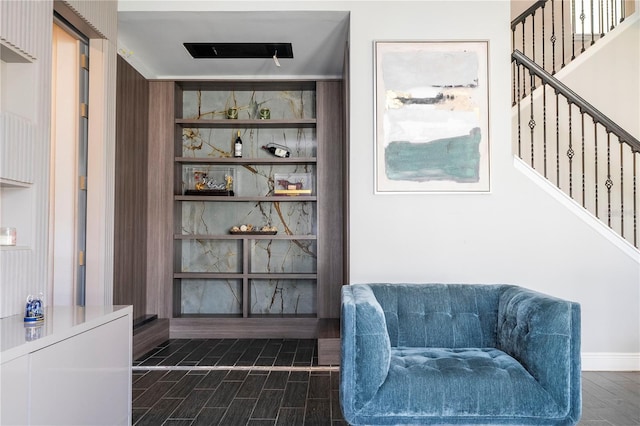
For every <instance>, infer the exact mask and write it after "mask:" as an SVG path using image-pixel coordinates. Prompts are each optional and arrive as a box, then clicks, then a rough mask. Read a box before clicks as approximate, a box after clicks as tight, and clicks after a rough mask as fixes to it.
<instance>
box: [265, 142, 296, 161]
mask: <svg viewBox="0 0 640 426" xmlns="http://www.w3.org/2000/svg"><path fill="white" fill-rule="evenodd" d="M262 149H264V150H266V151H269V152H270V153H271V154H273V155H275V156H276V157H280V158H286V157H289V156H290V155H291V153H290V152H289V150H288V149H287V147H286V146H282V145H276V144H274V143H269V144H266V145H263V146H262Z"/></svg>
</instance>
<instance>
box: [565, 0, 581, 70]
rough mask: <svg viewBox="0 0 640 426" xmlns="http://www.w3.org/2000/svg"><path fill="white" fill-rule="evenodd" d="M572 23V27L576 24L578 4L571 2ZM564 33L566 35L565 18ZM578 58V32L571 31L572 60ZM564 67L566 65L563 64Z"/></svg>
mask: <svg viewBox="0 0 640 426" xmlns="http://www.w3.org/2000/svg"><path fill="white" fill-rule="evenodd" d="M571 22H572V25H574V24H576V23H577V22H576V2H575V1H572V2H571ZM562 33H563V34H564V17H563V19H562ZM575 58H576V32H575V31H571V60H572V61H573V60H574V59H575ZM562 66H564V63H563V64H562Z"/></svg>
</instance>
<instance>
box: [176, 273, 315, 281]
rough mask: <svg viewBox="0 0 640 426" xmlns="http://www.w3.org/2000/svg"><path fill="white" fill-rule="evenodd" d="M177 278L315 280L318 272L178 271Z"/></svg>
mask: <svg viewBox="0 0 640 426" xmlns="http://www.w3.org/2000/svg"><path fill="white" fill-rule="evenodd" d="M173 278H175V279H189V280H213V279H218V280H240V279H243V278H248V279H250V280H315V279H317V278H318V275H317V274H296V273H285V274H278V273H271V272H269V273H248V274H245V273H242V272H237V273H233V272H176V273H174V274H173Z"/></svg>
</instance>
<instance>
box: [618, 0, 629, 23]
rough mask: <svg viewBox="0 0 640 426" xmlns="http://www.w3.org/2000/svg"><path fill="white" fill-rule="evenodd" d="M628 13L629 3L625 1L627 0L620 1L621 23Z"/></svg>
mask: <svg viewBox="0 0 640 426" xmlns="http://www.w3.org/2000/svg"><path fill="white" fill-rule="evenodd" d="M615 5H616V6H617V3H615ZM626 15H627V5H626V3H625V0H621V1H620V23H622V22H624V18H625V17H626Z"/></svg>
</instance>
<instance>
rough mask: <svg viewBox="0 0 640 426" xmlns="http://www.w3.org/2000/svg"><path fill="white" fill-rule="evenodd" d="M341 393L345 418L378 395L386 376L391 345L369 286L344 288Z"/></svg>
mask: <svg viewBox="0 0 640 426" xmlns="http://www.w3.org/2000/svg"><path fill="white" fill-rule="evenodd" d="M341 296H342V316H341V337H340V339H341V356H342V358H341V360H340V392H341V393H342V396H341V401H342V409H343V412H344V415H345V417H346V418H352V416H353V414H354V413H355V412H356V411H358V410H359V409H360V408H362V406H364V404H366V403H367V402H368V401H369V400H371V398H372V397H373V396H374V395H375V394H376V392H377V391H378V388H379V387H380V385H382V383H383V382H384V380H385V379H386V377H387V373H388V371H389V365H390V362H391V344H390V341H389V334H388V332H387V326H386V322H385V317H384V312H383V310H382V307H381V306H380V304H379V303H378V301H377V300H376V298H375V296H374V294H373V291H372V290H371V288H370V287H369V286H368V285H366V284H354V285H345V286H343V287H342V295H341Z"/></svg>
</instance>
